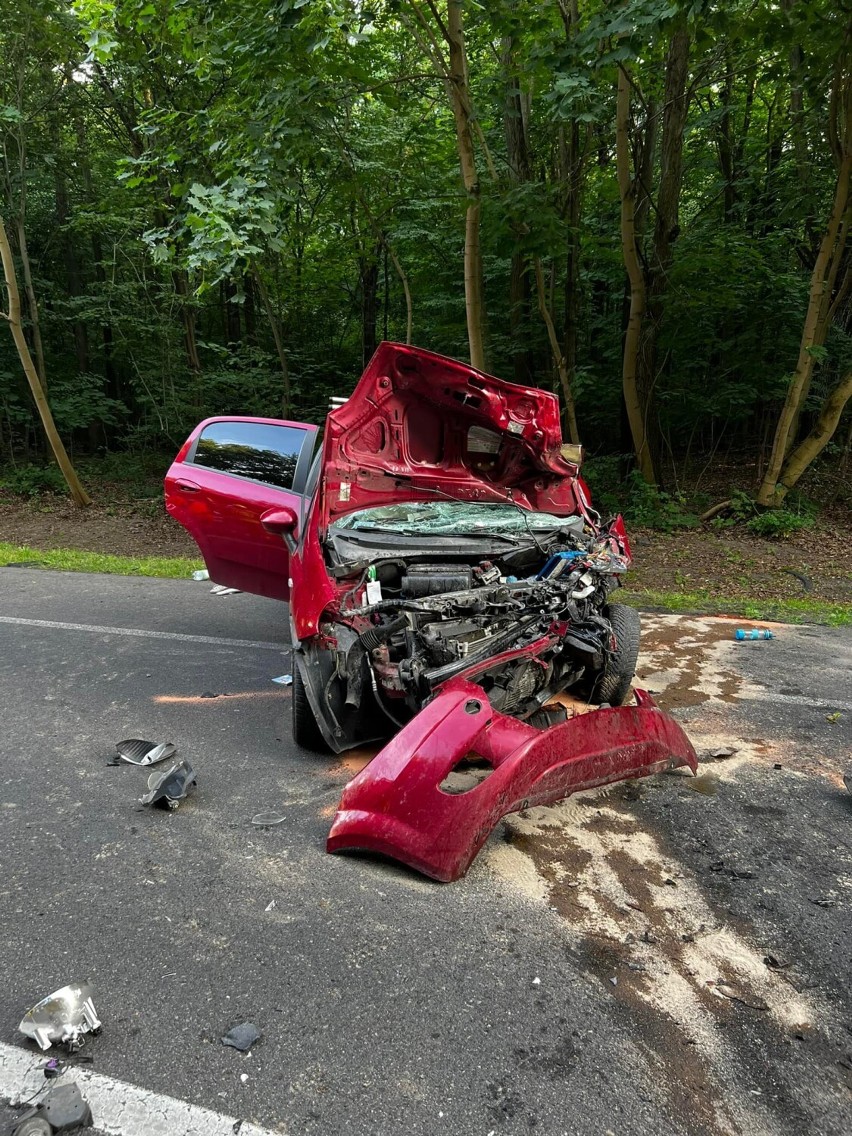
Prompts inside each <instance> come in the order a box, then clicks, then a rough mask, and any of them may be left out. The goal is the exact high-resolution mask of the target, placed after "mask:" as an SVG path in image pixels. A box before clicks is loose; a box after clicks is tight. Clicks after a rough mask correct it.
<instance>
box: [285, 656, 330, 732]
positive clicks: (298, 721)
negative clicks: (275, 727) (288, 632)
mask: <svg viewBox="0 0 852 1136" xmlns="http://www.w3.org/2000/svg"><path fill="white" fill-rule="evenodd" d="M293 741H294V742H295V743H296V745H297V746H301V747H302V748H303V749H309V750H312V751H313V752H314V753H328V745H327V743H326V740H325V738H324V737H323V736H322V732H321V731H320V728H319V726H318V725H317V720H316V717H315V716H314V712H313V710H312V709H311V704H310V702H309V701H308V692H307V690H305V683H304V680H303V678H302V672H301V670H300V669H299V663H298V660H297V659H296V656H295V655H294V656H293Z"/></svg>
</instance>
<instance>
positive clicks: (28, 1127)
mask: <svg viewBox="0 0 852 1136" xmlns="http://www.w3.org/2000/svg"><path fill="white" fill-rule="evenodd" d="M92 1123H93V1121H92V1110H91V1108H90V1107H89V1104H88V1102H87V1101H86V1100H85V1099H84V1097H83V1094H82V1093H81V1092H80V1088H79V1086H78V1085H77V1083H76V1082H74V1081H72V1082H71V1084H68V1085H56V1086H55V1087H54V1088H52V1089H51V1090H50V1092H48V1093H47V1094H46V1095H45V1097H44V1099H43V1100H41V1101H40V1102H39V1103H38V1104H37V1105H35V1106H34V1107H33V1108H30V1109H28V1110H27V1111H26V1112H25V1113H23V1115H21V1116H19V1117H18V1119H17V1122H16V1123H15V1124H14V1125H13V1127H12V1129H11V1136H52V1133H54V1132H70V1131H71V1130H72V1129H73V1130H75V1131H76V1130H79V1129H80V1128H90V1127H91V1126H92Z"/></svg>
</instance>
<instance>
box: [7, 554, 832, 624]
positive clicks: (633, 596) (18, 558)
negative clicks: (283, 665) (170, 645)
mask: <svg viewBox="0 0 852 1136" xmlns="http://www.w3.org/2000/svg"><path fill="white" fill-rule="evenodd" d="M11 564H23V565H27V566H31V567H33V568H53V569H59V570H61V571H65V572H104V573H107V574H108V575H113V576H155V577H159V578H161V579H188V578H189V576H190V575H191V574H192V572H193V571H194V570H195V569H196V568H203V567H204V564H203V562H202V561H201V560H195V559H190V558H189V557H178V556H114V555H112V554H107V553H102V552H79V551H77V550H76V549H71V548H58V549H39V548H32V547H30V546H28V545H16V544H9V543H4V542H2V541H0V566H6V565H11ZM618 598H619V600H621V601H622V602H624V603H629V604H631V605H632V606H633V607H639V608H661V609H663V610H665V611H684V612H685V611H689V612H702V613H705V614H707V615H734V616H740V617H741V618H743V619H766V620H777V621H778V622H780V623H821V624H827V625H829V626H833V627H841V626H846V625H849V624H852V604H848V603H828V602H826V601H825V600H810V599H761V600H754V599H746V598H744V597H742V596H719V595H716V594H711V593H710V592H707V591H694V592H669V591H665V592H663V591H632V590H631V589H629V588H625V589H623V590H622V591H620V592H619V593H618Z"/></svg>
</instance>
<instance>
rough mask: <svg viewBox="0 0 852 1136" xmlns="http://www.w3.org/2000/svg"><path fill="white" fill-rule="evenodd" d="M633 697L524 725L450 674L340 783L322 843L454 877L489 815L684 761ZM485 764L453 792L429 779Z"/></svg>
mask: <svg viewBox="0 0 852 1136" xmlns="http://www.w3.org/2000/svg"><path fill="white" fill-rule="evenodd" d="M634 693H635V696H636V704H635V705H634V706H621V707H618V708H617V709H607V710H596V711H593V712H590V713H588V714H580V715H578V716H577V717H574V718H571V719H569V720H568V721H567V722H562V723H561V724H559V725H556V726H551V727H550V728H549V729H546V730H539V729H535V728H534V727H532V726H528V725H526V724H525V723H524V722H520V721H518V720H517V719H515V718H509V717H507V716H506V715H504V714H498V713H497V712H496V711H494V710H492V709H491V706H490V705H489V702H488V699H487V697H486V696H485V694H484V693H483V691H482V688H481V687H479V686H475V685H474V684H473V683H471V682H467V681H466V680H464V679H456V680H454V681H452V682H450V683H447V684H446V686H444V688H443V689H442V691H441V693H440V694H439V695H438V696H437V697H436V698H435V699H434V700H433V701H432V702H430V703H429V705H428V706H426V707H425V709H423V710H422V711H421V712H420V713H419V714H418V715H417V717H416V718H414V719H413V720H412V721H411V722H409V723H408V725H406V726H405V727H404V728H403V729H402V730H401V731H400V732H399V733H398V734H397V735H396V737H395V738H393V740H392V741H391V742H389V743H388V745H386V746H385V748H384V749H383V750H382V751H381V752H380V753H379V754H377V756H376V757H374V758H373V760H372V761H371V762H370V764H369V765H368V766H367V767H366V768H365V769H364V770H362V772H361V773H359V774H358V775H357V777H355V778H353V780H352V781H350V782H349V784H348V785H347V786H346V788H345V789H344V791H343V796H342V797H341V800H340V806H339V808H338V810H337V813H336V815H335V818H334V824H333V825H332V828H331V832H330V833H329V836H328V843H327V845H326V847H327V849H328V851H329V852H342V851H345V850H348V849H365V850H368V851H371V852H379V853H383V854H384V855H386V856H391V857H393V858H394V859H395V860H401V861H402V863H404V864H408V865H409V866H410V867H412V868H415V869H416V870H417V871H419V872H423V873H424V874H425V875H427V876H431V877H432V878H433V879H436V880H441V881H443V882H444V883H449V882H450V881H452V880H457V879H458V878H459V877H460V876H463V875H464V873H465V872H466V871H467V869H468V868H469V867H470V864H471V862H472V860H473V858H474V857H475V856H476V854H477V852H478V851H479V849H480V848H481V847H482V845H483V844H484V843H485V841H486V840H487V838H488V835H489V833H490V832H491V830H492V829H493V828H494V826H495V824H496V823H497V821H498V820H499V819H500V818H501V817H503V816H505V815H506V814H507V813H512V812H518V811H520V810H521V809H526V808H529V807H531V806H532V805H546V804H553V803H554V802H555V801H560V800H562V799H563V798H565V797H569V796H570V795H571V794H572V793H576V792H577V791H578V790H580V789H590V788H592V787H594V786H596V785H606V784H608V783H610V782H612V781H622V780H625V779H628V778H632V777H645V776H647V775H648V774H651V773H660V772H662V771H663V770H664V769H674V768H676V767H677V766H680V765H688V766H689V767H690V768H691V769H692V771H693V773H694V772H695V770H696V768H697V759H696V756H695V750H694V749H693V748H692V745H691V743H690V741H689V739H688V738H687V736H686V734H685V733H684V732H683V730H682V729H681V728H680V726H679V725H678V724H677V723H676V722H675V721H674V720H673V719H672V718H670V717H669V716H668V715H667V714H664V713H663V712H662V710H660V709H659V708H658V707H657V705H656V704H655V702H654V700H653V699H652V698H651V696H650V695H649V694H647V693H646V692H645V691H642V690H637V691H635V692H634ZM472 755H475V756H476V757H479V758H483V759H484V760H485V761H486V762H487V764H488V765H489V766H491V770H492V771H491V772H490V773H489V774H488V776H487V777H486V778H485V780H483V781H481V782H480V783H479V784H478V785H476V786H474V787H473V788H471V789H469V790H468V791H466V792H463V793H449V792H446V791H445V790H443V789H442V788H441V783H442V782H443V781H444V779H445V778H446V777H447V775H448V774H449V773H450V772H451V771H452V770H453V769H454V768H455V767H456V766H457V765H458V764H459V763H460V762H462V761H463V760H464V759H465V758H469V757H470V756H472Z"/></svg>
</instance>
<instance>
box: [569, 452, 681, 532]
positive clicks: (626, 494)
mask: <svg viewBox="0 0 852 1136" xmlns="http://www.w3.org/2000/svg"><path fill="white" fill-rule="evenodd" d="M629 462H630V459H629V457H626V456H618V455H604V456H601V457H596V458H591V459H590V460H589V461H587V462H586V464H585V465H584V467H583V477H584V479H585V480H586V482H587V483H588V485H589V489H590V490H591V494H592V504H593V505H594V506H595V508H596V509H597V510H598V512H600V513H602V514H605V515H612V514H614V513H621V514H623V516H624V518H625V520H626V521H627V522H628V524H630V525H632V526H634V527H636V528H646V529H657V530H658V531H659V532H674V531H675V530H677V529H688V528H695V527H696V526H697V524H698V517H697V516H696V514H695V513H694V512H693V511H692V510H691V509H690V507H689V502H688V501H687V498H686V496H685V495H684V494H681V493H666V492H664V491H662V490H660V489H658V488H657V486H655V485H648V483H647V482H646V481H645V480H644V479H643V478H642V475H641V474H640V473H639V471H638V470H635V469H633V470H630V472H629V473H628V474H627V476H626V477H623V476H622V471H623V470H624V469H626V468H627V467H628V465H629Z"/></svg>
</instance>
